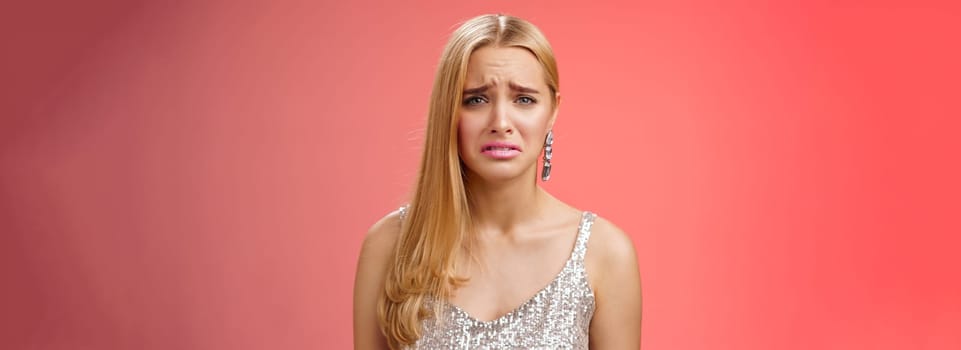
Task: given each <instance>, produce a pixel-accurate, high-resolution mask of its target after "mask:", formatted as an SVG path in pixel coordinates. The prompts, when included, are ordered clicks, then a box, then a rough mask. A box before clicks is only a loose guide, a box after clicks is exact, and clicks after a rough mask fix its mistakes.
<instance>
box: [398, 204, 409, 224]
mask: <svg viewBox="0 0 961 350" xmlns="http://www.w3.org/2000/svg"><path fill="white" fill-rule="evenodd" d="M407 207H408V206H407V205H405V206H402V207H400V209H397V210H398V211H400V221H404V219H406V218H407Z"/></svg>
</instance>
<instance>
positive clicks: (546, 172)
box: [541, 130, 554, 181]
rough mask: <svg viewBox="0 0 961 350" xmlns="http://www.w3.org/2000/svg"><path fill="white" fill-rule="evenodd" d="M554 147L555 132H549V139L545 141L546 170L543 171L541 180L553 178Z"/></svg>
mask: <svg viewBox="0 0 961 350" xmlns="http://www.w3.org/2000/svg"><path fill="white" fill-rule="evenodd" d="M552 145H554V130H549V131H548V132H547V139H546V140H544V170H543V171H541V180H542V181H547V179H550V178H551V153H552V151H553V147H551V146H552Z"/></svg>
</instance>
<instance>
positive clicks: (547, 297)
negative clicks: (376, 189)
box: [401, 208, 595, 350]
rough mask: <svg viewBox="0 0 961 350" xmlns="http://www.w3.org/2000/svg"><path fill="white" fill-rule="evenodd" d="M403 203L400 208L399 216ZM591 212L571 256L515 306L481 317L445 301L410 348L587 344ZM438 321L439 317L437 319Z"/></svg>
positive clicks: (591, 309)
mask: <svg viewBox="0 0 961 350" xmlns="http://www.w3.org/2000/svg"><path fill="white" fill-rule="evenodd" d="M405 214H406V208H401V218H402V219H403V218H404V216H406V215H405ZM594 217H595V215H594V214H593V213H591V212H584V214H583V216H582V217H581V223H580V226H579V228H578V233H577V240H576V242H575V243H574V249H573V251H572V252H571V257H570V258H569V259H568V260H567V263H566V264H565V265H564V268H563V269H562V270H561V272H560V273H558V274H557V276H556V277H555V278H554V280H553V281H551V283H550V284H548V285H547V286H546V287H544V288H543V289H541V290H540V291H539V292H537V294H535V295H534V296H533V297H531V298H530V299H528V300H527V301H526V302H524V303H523V304H521V305H520V306H518V307H517V308H516V309H514V310H513V311H511V312H509V313H508V314H506V315H503V316H501V317H498V318H497V319H494V320H491V321H487V322H483V321H480V320H477V319H475V318H473V317H471V316H470V315H469V314H467V312H465V311H464V310H461V309H460V308H458V307H457V306H454V305H453V304H451V303H448V302H446V301H440V302H441V303H442V304H443V305H441V310H442V315H440V316H441V317H438V318H430V319H427V320H424V322H423V323H422V327H423V333H422V334H423V336H422V337H421V338H420V340H418V341H417V343H416V344H414V346H411V347H408V349H431V350H434V349H445V350H446V349H585V350H586V349H587V340H588V328H589V327H590V324H591V317H592V316H593V315H594V292H593V291H592V290H591V288H590V286H589V285H588V282H587V273H586V272H585V270H584V254H585V253H586V252H587V239H588V238H589V237H590V236H591V225H592V224H593V223H594ZM438 320H441V321H438Z"/></svg>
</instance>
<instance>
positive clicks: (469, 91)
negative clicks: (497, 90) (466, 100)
mask: <svg viewBox="0 0 961 350" xmlns="http://www.w3.org/2000/svg"><path fill="white" fill-rule="evenodd" d="M490 87H491V86H490V85H482V86H478V87H475V88H470V89H464V95H473V94H479V93H482V92H485V91H487V89H489V88H490Z"/></svg>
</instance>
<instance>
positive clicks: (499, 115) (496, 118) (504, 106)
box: [490, 103, 514, 134]
mask: <svg viewBox="0 0 961 350" xmlns="http://www.w3.org/2000/svg"><path fill="white" fill-rule="evenodd" d="M491 113H493V117H492V118H491V126H490V132H491V133H492V134H496V133H499V132H502V133H505V134H510V133H513V132H514V128H513V125H511V119H510V115H509V113H510V111H509V104H508V103H495V104H494V108H493V109H492V111H491Z"/></svg>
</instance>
